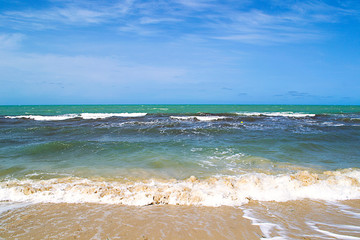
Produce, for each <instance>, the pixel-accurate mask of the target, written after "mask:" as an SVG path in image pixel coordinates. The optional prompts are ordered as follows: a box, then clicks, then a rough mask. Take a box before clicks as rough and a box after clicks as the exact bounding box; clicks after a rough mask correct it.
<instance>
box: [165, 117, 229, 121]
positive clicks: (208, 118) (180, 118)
mask: <svg viewBox="0 0 360 240" xmlns="http://www.w3.org/2000/svg"><path fill="white" fill-rule="evenodd" d="M170 118H171V119H176V120H182V121H191V120H197V121H205V122H207V121H217V120H221V119H226V118H229V117H226V116H170Z"/></svg>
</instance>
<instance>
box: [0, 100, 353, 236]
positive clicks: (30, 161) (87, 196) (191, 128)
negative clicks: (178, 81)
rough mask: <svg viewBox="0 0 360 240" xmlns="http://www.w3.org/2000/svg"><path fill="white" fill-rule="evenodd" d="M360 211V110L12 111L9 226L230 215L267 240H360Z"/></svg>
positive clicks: (3, 199)
mask: <svg viewBox="0 0 360 240" xmlns="http://www.w3.org/2000/svg"><path fill="white" fill-rule="evenodd" d="M359 199H360V106H313V105H311V106H308V105H304V106H300V105H73V106H70V105H63V106H60V105H59V106H0V212H3V214H5V213H7V214H9V213H8V212H9V211H10V210H11V209H12V210H11V211H15V210H16V209H18V208H24V209H26V208H29V206H42V205H41V204H53V205H54V206H55V205H56V204H64V203H66V204H80V205H81V204H82V205H83V207H84V206H85V205H86V206H87V205H88V204H103V205H102V206H109V205H111V206H114V205H116V206H118V205H121V206H138V207H139V206H142V207H143V206H154V205H162V206H165V205H166V206H169V207H170V206H176V205H179V207H181V206H189V207H204V206H205V207H219V209H222V208H224V207H225V206H230V207H232V208H234V209H240V210H241V211H242V212H243V214H244V216H243V217H244V218H245V219H248V220H250V221H251V223H252V224H253V225H255V226H259V227H260V229H261V234H262V235H261V236H260V237H262V238H264V239H297V238H296V237H295V236H297V235H296V234H297V231H298V232H299V234H303V235H302V236H305V237H308V238H310V239H313V238H314V239H315V238H316V239H360V228H359V226H360V201H359ZM39 204H40V205H39ZM309 206H310V207H309ZM40 208H41V207H40ZM307 208H309V209H308V210H306V209H307ZM284 209H287V210H286V211H288V212H285V210H284ZM290 210H291V211H290ZM24 211H25V210H24ZM39 211H41V210H39ZM317 211H318V212H317ZM294 214H295V215H294ZM302 215H303V216H304V217H303V218H301V216H302ZM1 216H2V215H0V223H2V224H0V225H3V226H5V228H6V224H10V223H11V221H10V222H9V220H8V219H9V218H7V217H6V216H5V215H4V216H3V217H2V218H1ZM9 216H10V215H9ZM305 216H306V217H305ZM339 219H341V221H340V220H339ZM224 221H225V222H226V221H231V220H230V219H228V220H224ZM224 224H225V223H224ZM299 229H300V230H299ZM1 236H3V237H4V236H5V237H6V236H10V237H16V235H1V234H0V237H1ZM277 237H278V238H277ZM103 239H104V238H103ZM229 239H231V237H229ZM298 239H300V237H299V238H298Z"/></svg>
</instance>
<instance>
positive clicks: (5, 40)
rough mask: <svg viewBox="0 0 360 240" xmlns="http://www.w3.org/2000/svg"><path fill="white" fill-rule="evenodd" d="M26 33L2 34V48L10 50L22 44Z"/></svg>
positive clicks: (0, 35)
mask: <svg viewBox="0 0 360 240" xmlns="http://www.w3.org/2000/svg"><path fill="white" fill-rule="evenodd" d="M24 38H25V35H23V34H20V33H11V34H0V49H4V50H10V49H14V48H17V47H19V46H20V43H21V41H22V40H23V39H24Z"/></svg>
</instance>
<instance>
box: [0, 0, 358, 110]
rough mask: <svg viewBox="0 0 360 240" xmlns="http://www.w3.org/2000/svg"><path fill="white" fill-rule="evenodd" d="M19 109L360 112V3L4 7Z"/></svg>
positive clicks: (13, 3) (128, 1)
mask: <svg viewBox="0 0 360 240" xmlns="http://www.w3.org/2000/svg"><path fill="white" fill-rule="evenodd" d="M12 104H360V1H359V0H329V1H322V0H312V1H308V0H302V1H295V0H266V1H265V0H264V1H262V0H253V1H252V0H223V1H217V0H173V1H170V0H169V1H166V0H157V1H155V0H146V1H143V0H108V1H105V0H102V1H100V0H98V1H94V0H86V1H85V0H47V1H45V0H38V1H27V0H25V1H24V0H7V1H6V0H0V105H12Z"/></svg>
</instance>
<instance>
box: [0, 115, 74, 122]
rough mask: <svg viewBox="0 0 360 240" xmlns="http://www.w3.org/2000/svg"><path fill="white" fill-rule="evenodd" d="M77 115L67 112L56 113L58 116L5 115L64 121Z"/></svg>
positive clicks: (37, 119)
mask: <svg viewBox="0 0 360 240" xmlns="http://www.w3.org/2000/svg"><path fill="white" fill-rule="evenodd" d="M76 117H78V115H77V114H65V115H56V116H42V115H20V116H5V118H26V119H32V120H36V121H62V120H66V119H71V118H76Z"/></svg>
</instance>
